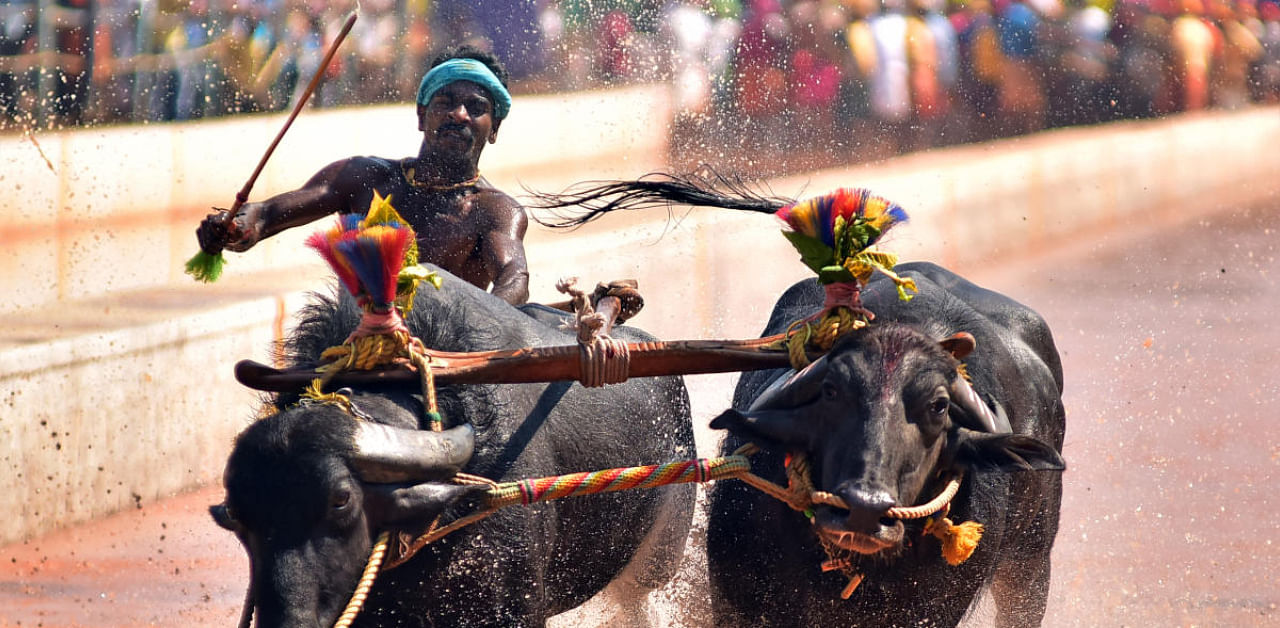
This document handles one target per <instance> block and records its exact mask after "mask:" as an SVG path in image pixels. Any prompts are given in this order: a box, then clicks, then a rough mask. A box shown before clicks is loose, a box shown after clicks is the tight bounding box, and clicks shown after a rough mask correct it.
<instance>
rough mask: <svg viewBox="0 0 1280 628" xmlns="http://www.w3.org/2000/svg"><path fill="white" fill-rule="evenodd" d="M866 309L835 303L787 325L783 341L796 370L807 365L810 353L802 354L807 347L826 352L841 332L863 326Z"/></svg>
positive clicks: (865, 320) (865, 318)
mask: <svg viewBox="0 0 1280 628" xmlns="http://www.w3.org/2000/svg"><path fill="white" fill-rule="evenodd" d="M865 312H866V310H862V309H861V308H859V309H858V310H854V309H850V307H849V306H847V305H836V306H833V307H830V308H828V309H825V310H823V311H822V312H821V313H819V314H817V315H815V316H812V317H810V318H805V319H801V320H798V321H796V322H794V323H792V324H791V326H790V327H788V328H787V333H786V340H785V341H784V342H785V343H786V347H787V355H788V356H789V357H790V358H791V367H792V368H794V369H796V370H797V371H798V370H800V369H802V368H804V367H806V366H809V362H810V360H809V357H808V356H807V355H805V354H806V352H807V350H809V349H813V350H816V351H818V352H820V353H826V352H827V351H830V350H831V347H832V345H834V344H835V342H836V340H837V339H839V338H840V336H841V335H843V334H845V333H848V332H851V331H853V330H855V329H861V328H863V327H866V326H867V321H868V320H869V319H868V318H867V317H866V316H865V314H864V313H865Z"/></svg>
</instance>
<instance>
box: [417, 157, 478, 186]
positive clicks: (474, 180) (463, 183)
mask: <svg viewBox="0 0 1280 628" xmlns="http://www.w3.org/2000/svg"><path fill="white" fill-rule="evenodd" d="M400 172H401V173H402V174H403V175H404V180H405V181H408V182H409V185H412V186H413V187H415V188H420V189H424V190H429V191H431V192H448V191H449V190H457V189H459V188H466V187H471V186H473V185H475V184H476V183H478V182H479V181H480V173H479V172H477V173H476V176H474V177H471V178H470V179H467V180H466V181H460V182H458V183H446V184H444V185H433V184H430V183H421V182H419V181H418V180H417V179H416V178H414V175H415V174H416V172H415V169H414V168H413V166H410V165H409V164H408V163H406V162H403V161H402V162H400Z"/></svg>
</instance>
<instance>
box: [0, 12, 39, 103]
mask: <svg viewBox="0 0 1280 628" xmlns="http://www.w3.org/2000/svg"><path fill="white" fill-rule="evenodd" d="M35 35H36V3H35V0H24V1H11V2H4V3H0V56H5V57H16V56H18V55H29V54H31V53H33V52H35V51H36V36H35ZM38 71H39V69H38V68H36V67H34V64H33V66H32V67H31V68H30V69H23V68H22V67H16V68H13V69H12V70H10V71H0V128H3V127H4V126H8V123H10V122H16V121H20V120H21V118H22V113H23V112H24V111H25V112H30V111H31V107H30V106H27V105H24V103H23V101H24V100H29V99H30V98H31V95H32V94H34V93H35V82H36V75H37V73H38ZM22 122H23V123H24V125H32V124H33V122H34V121H31V120H22Z"/></svg>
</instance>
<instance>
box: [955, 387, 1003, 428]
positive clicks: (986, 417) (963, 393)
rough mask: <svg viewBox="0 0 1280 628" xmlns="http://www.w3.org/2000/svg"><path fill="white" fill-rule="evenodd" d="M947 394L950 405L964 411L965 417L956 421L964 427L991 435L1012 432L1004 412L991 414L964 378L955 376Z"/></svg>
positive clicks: (989, 409)
mask: <svg viewBox="0 0 1280 628" xmlns="http://www.w3.org/2000/svg"><path fill="white" fill-rule="evenodd" d="M949 392H950V393H951V403H954V404H956V405H957V406H959V407H960V409H961V410H963V411H964V414H965V416H962V417H959V418H960V421H958V422H959V423H960V424H961V425H963V426H964V427H967V428H970V429H974V430H978V431H981V432H993V433H1001V432H1012V431H1013V426H1011V425H1009V418H1008V417H1006V416H1005V415H1004V412H1003V411H999V412H993V411H992V410H991V408H989V407H987V404H986V403H985V402H983V401H982V398H981V397H979V396H978V391H976V390H974V389H973V386H970V385H969V382H967V381H965V379H964V376H962V375H956V378H955V380H953V381H952V382H951V390H950V391H949ZM965 419H969V420H967V421H966V420H965Z"/></svg>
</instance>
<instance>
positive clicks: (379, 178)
mask: <svg viewBox="0 0 1280 628" xmlns="http://www.w3.org/2000/svg"><path fill="white" fill-rule="evenodd" d="M506 80H507V73H506V70H505V69H504V68H503V66H502V64H501V63H500V62H499V61H498V60H497V58H496V57H494V56H493V55H492V54H489V53H487V52H483V51H480V50H477V49H475V48H471V47H467V46H463V47H461V48H458V49H455V50H451V51H446V52H444V53H442V54H441V55H440V56H438V57H436V59H435V60H434V61H433V62H432V64H431V69H430V71H428V72H427V74H426V76H424V77H423V78H422V83H421V84H420V85H419V87H418V98H417V103H418V130H420V131H422V134H423V136H422V147H421V148H420V149H419V150H418V156H417V157H406V158H404V159H398V160H397V159H383V158H380V157H350V158H347V159H342V160H339V161H336V162H334V163H332V164H329V165H328V166H325V167H324V169H322V170H320V172H318V173H316V175H315V176H313V177H311V180H310V181H307V183H306V185H304V186H303V187H302V188H301V189H298V190H294V191H292V192H285V193H283V194H280V195H278V196H274V197H272V198H269V199H267V200H265V201H262V202H259V203H245V204H244V206H243V207H242V209H241V210H240V211H239V212H238V213H237V215H236V218H235V220H234V224H233V225H232V227H231V228H230V232H229V233H228V229H225V228H223V226H222V224H223V223H222V222H221V219H220V218H219V217H220V216H221V214H216V213H215V214H211V215H209V216H208V217H207V218H205V220H204V222H203V223H201V225H200V228H199V229H198V230H197V232H196V235H197V237H198V238H199V239H200V244H201V246H202V247H205V245H206V244H209V243H222V244H225V247H226V248H228V249H230V250H232V251H245V250H247V249H249V248H250V247H252V246H253V245H254V244H256V243H257V242H258V241H259V240H261V239H263V238H268V237H270V236H272V235H275V234H277V233H279V232H281V231H283V230H285V229H288V228H290V227H297V226H300V225H304V224H307V223H310V222H312V221H315V220H317V219H319V218H323V217H324V216H328V215H330V214H347V213H361V214H362V213H364V212H365V211H367V210H368V208H369V203H370V201H371V200H372V199H373V194H374V191H375V190H376V191H377V192H378V193H379V194H381V195H382V196H384V197H385V196H390V197H391V199H392V203H393V204H394V205H395V208H396V210H397V211H398V212H399V213H400V215H401V216H403V217H404V219H405V220H406V221H407V222H408V223H409V225H410V226H412V227H413V230H414V232H415V233H416V234H417V236H418V249H419V259H420V260H421V261H423V262H430V263H432V264H436V265H438V266H440V267H442V268H444V269H445V270H448V271H449V272H451V273H453V274H455V275H457V276H458V277H460V278H462V279H463V280H465V281H468V282H470V283H472V284H475V285H477V286H479V287H481V288H485V289H490V286H492V289H491V291H492V293H493V294H494V295H496V296H498V297H501V298H502V299H505V300H506V301H507V302H509V303H512V304H520V303H524V302H525V301H527V300H528V298H529V269H528V266H527V264H526V262H525V254H524V243H523V241H524V234H525V231H526V230H527V229H528V226H529V221H528V218H527V217H526V216H525V213H524V209H523V208H522V207H521V206H520V204H519V203H518V202H516V200H515V199H513V198H512V197H510V196H508V195H507V194H505V193H503V192H501V191H499V190H498V189H497V188H495V187H493V186H492V185H490V184H489V182H488V181H486V180H485V179H483V178H481V176H480V172H479V162H480V153H481V152H482V151H483V150H484V146H485V142H488V143H490V144H492V143H494V142H495V141H497V138H498V127H499V126H500V125H501V123H502V120H503V119H505V118H506V116H507V112H508V111H509V110H510V108H511V96H510V94H508V93H507V89H506Z"/></svg>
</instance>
